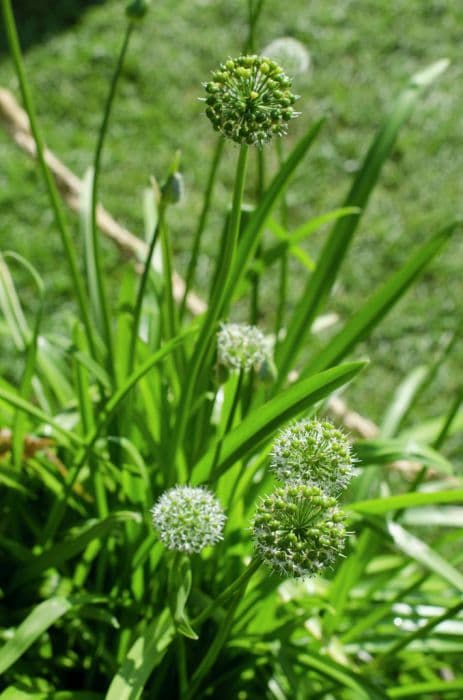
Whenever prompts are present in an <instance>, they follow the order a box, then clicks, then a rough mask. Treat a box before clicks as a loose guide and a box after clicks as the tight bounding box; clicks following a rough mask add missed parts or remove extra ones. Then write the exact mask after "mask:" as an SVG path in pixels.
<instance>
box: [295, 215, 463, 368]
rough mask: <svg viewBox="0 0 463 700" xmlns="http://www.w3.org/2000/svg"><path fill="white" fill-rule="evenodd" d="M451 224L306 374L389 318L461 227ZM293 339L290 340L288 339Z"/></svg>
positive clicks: (396, 275)
mask: <svg viewBox="0 0 463 700" xmlns="http://www.w3.org/2000/svg"><path fill="white" fill-rule="evenodd" d="M458 225H459V224H458V222H454V223H452V224H449V225H448V226H446V227H445V228H443V229H441V230H440V231H439V232H438V233H437V234H436V235H435V236H433V237H432V238H431V239H430V240H429V241H427V242H426V243H425V244H424V245H423V246H420V248H419V249H418V250H417V251H416V252H415V253H414V254H413V255H412V256H411V257H410V258H409V259H408V260H407V262H406V263H405V264H404V265H403V266H402V267H401V268H400V269H399V270H397V272H395V273H394V274H393V275H391V277H389V279H388V280H387V281H386V282H385V283H384V284H383V285H382V286H381V287H380V288H379V289H378V291H377V292H375V293H374V294H373V296H372V297H371V298H370V299H369V300H368V301H367V302H366V303H365V304H364V305H363V306H362V307H361V308H360V309H359V311H357V313H356V314H354V316H353V317H352V318H351V320H350V321H349V322H348V323H347V324H346V325H345V326H344V328H343V329H342V330H341V331H340V332H339V333H338V335H336V336H335V337H334V338H333V339H332V340H330V342H329V344H328V346H327V347H326V348H323V350H321V352H320V353H319V354H318V355H317V356H316V357H314V358H313V360H311V361H310V363H309V365H308V367H307V368H306V369H305V370H304V374H306V373H308V372H310V373H312V372H319V371H320V370H322V369H325V368H326V367H330V366H331V365H334V364H336V363H337V362H339V361H340V360H341V359H342V358H343V357H345V356H346V355H347V353H348V352H350V351H351V350H352V348H353V347H354V346H355V345H356V344H357V343H359V342H360V341H361V340H362V339H363V338H365V337H366V335H367V334H368V333H370V332H371V331H372V329H373V328H374V327H375V326H377V325H378V323H379V322H380V321H381V320H382V319H383V318H384V317H385V315H386V314H387V313H388V311H389V310H390V309H391V308H392V307H393V305H394V304H395V303H396V302H397V301H398V300H399V299H400V298H401V296H402V295H403V294H404V293H405V292H406V290H407V289H408V288H409V287H410V285H411V284H412V282H413V281H414V280H415V279H416V278H417V277H418V275H419V274H420V273H421V272H422V271H423V270H424V268H425V267H426V266H427V265H428V263H429V262H430V261H431V260H432V259H433V257H434V256H435V255H436V254H437V253H438V252H439V251H440V249H441V248H442V246H443V245H445V243H446V242H447V241H448V239H449V238H450V236H451V235H452V234H453V233H454V231H455V229H456V228H457V227H458ZM288 342H289V341H288Z"/></svg>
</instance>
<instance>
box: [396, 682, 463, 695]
mask: <svg viewBox="0 0 463 700" xmlns="http://www.w3.org/2000/svg"><path fill="white" fill-rule="evenodd" d="M460 690H462V691H463V678H456V679H454V680H449V679H446V680H442V681H428V682H424V683H406V684H405V685H400V686H397V687H393V688H389V690H388V691H387V692H388V696H389V697H390V698H420V700H421V698H424V697H426V695H434V694H435V693H438V695H439V696H440V697H442V696H445V695H447V693H449V694H451V695H452V696H453V695H454V694H455V693H457V692H458V691H460ZM455 697H456V695H455Z"/></svg>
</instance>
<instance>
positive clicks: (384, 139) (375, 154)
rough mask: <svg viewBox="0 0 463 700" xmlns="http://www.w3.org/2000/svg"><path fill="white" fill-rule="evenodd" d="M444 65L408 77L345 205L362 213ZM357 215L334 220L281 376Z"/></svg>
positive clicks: (291, 332) (284, 353) (283, 351)
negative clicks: (416, 108)
mask: <svg viewBox="0 0 463 700" xmlns="http://www.w3.org/2000/svg"><path fill="white" fill-rule="evenodd" d="M447 66H448V61H447V60H441V61H438V62H436V63H434V64H433V65H431V66H429V68H427V69H426V70H425V71H423V72H422V73H420V74H417V75H415V76H413V77H412V78H411V80H410V82H409V85H408V87H407V88H406V89H405V90H404V92H402V94H401V95H400V96H399V98H398V100H397V102H396V103H395V106H394V107H393V109H392V111H391V113H390V115H389V116H388V117H387V119H386V120H385V122H384V123H383V125H382V127H381V128H380V130H379V132H378V134H377V136H376V137H375V139H374V141H373V143H372V145H371V146H370V149H369V151H368V153H367V155H366V157H365V160H364V162H363V165H362V167H361V169H360V170H359V172H358V174H357V176H356V178H355V180H354V182H353V184H352V187H351V189H350V191H349V194H348V195H347V197H346V200H345V202H344V204H343V206H344V207H350V206H355V207H359V208H360V209H361V213H363V211H364V209H365V206H366V204H367V202H368V200H369V198H370V194H371V192H372V191H373V188H374V186H375V184H376V182H377V180H378V178H379V175H380V172H381V169H382V167H383V165H384V163H385V161H386V159H387V158H388V156H389V154H390V153H391V150H392V148H393V146H394V143H395V141H396V138H397V135H398V133H399V131H400V128H401V127H402V125H403V124H404V123H405V121H406V120H407V119H408V117H409V116H410V114H411V113H412V111H413V108H414V106H415V104H416V102H417V100H418V98H419V97H420V96H421V95H422V93H423V92H424V90H425V89H426V88H427V87H428V86H429V85H430V84H431V83H432V82H433V81H434V80H435V79H436V78H438V77H439V75H441V73H442V72H443V71H444V70H445V69H446V68H447ZM360 217H361V214H360V213H359V214H358V215H356V216H355V215H354V216H349V217H345V218H343V219H340V220H339V221H337V222H336V224H335V226H334V228H333V230H332V232H331V234H330V236H329V238H328V240H327V241H326V243H325V245H324V246H323V248H322V250H321V252H320V255H319V258H318V264H317V267H316V269H315V271H314V273H313V275H311V277H310V278H309V280H308V282H307V284H306V287H305V289H304V291H303V293H302V294H301V297H300V301H299V303H298V305H297V307H296V309H295V311H294V314H293V316H292V319H291V321H290V323H289V325H288V329H287V334H286V338H285V342H284V343H283V344H281V345H280V347H279V351H278V355H277V365H278V369H279V372H280V376H281V378H282V379H284V377H286V375H287V373H288V372H289V370H290V369H291V367H292V366H293V364H294V362H295V361H296V359H297V357H298V355H299V353H300V350H301V346H302V342H303V340H304V337H305V336H306V334H307V333H308V332H309V331H310V328H311V326H312V323H313V321H314V319H315V317H316V316H317V314H318V312H319V310H320V309H321V307H322V305H323V304H324V302H325V300H326V298H327V297H328V295H329V293H330V291H331V289H332V287H333V284H334V282H335V280H336V277H337V274H338V271H339V268H340V267H341V264H342V262H343V260H344V258H345V256H346V254H347V251H348V248H349V245H350V243H351V240H352V238H353V236H354V233H355V231H356V229H357V226H358V223H359V221H360Z"/></svg>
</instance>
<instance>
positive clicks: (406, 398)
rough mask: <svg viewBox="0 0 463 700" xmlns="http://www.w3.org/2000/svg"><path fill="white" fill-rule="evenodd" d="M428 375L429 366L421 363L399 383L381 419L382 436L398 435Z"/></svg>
mask: <svg viewBox="0 0 463 700" xmlns="http://www.w3.org/2000/svg"><path fill="white" fill-rule="evenodd" d="M427 375H428V367H427V366H425V365H420V366H419V367H414V368H413V369H412V371H411V372H410V373H409V374H408V375H407V376H406V377H405V379H404V380H403V382H401V383H400V384H399V386H398V387H397V389H396V391H395V392H394V396H393V398H392V401H391V403H390V404H389V406H388V407H387V409H386V412H385V414H384V418H383V420H382V421H381V437H383V438H388V437H394V435H397V432H398V430H399V428H400V425H401V423H402V420H403V418H404V416H405V415H406V413H407V412H408V410H409V408H410V405H411V404H412V402H413V400H414V398H415V396H416V394H417V392H418V391H419V389H420V387H421V386H422V384H423V381H424V380H425V379H426V377H427Z"/></svg>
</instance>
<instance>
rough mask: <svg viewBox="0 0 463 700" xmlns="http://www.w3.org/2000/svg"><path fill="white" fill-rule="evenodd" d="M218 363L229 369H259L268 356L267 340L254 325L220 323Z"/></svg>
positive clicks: (267, 359) (247, 370)
mask: <svg viewBox="0 0 463 700" xmlns="http://www.w3.org/2000/svg"><path fill="white" fill-rule="evenodd" d="M217 355H218V361H219V364H220V365H222V366H224V367H226V368H227V369H229V370H234V371H237V370H238V371H239V370H243V371H244V372H249V371H250V370H251V369H254V370H256V371H260V369H261V368H262V367H263V366H264V364H265V363H266V362H268V361H269V359H271V358H270V348H269V341H268V340H267V338H266V337H265V335H264V334H263V333H262V332H261V331H260V330H259V329H258V328H256V326H248V325H247V324H245V323H222V324H221V326H220V330H219V332H218V334H217Z"/></svg>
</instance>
